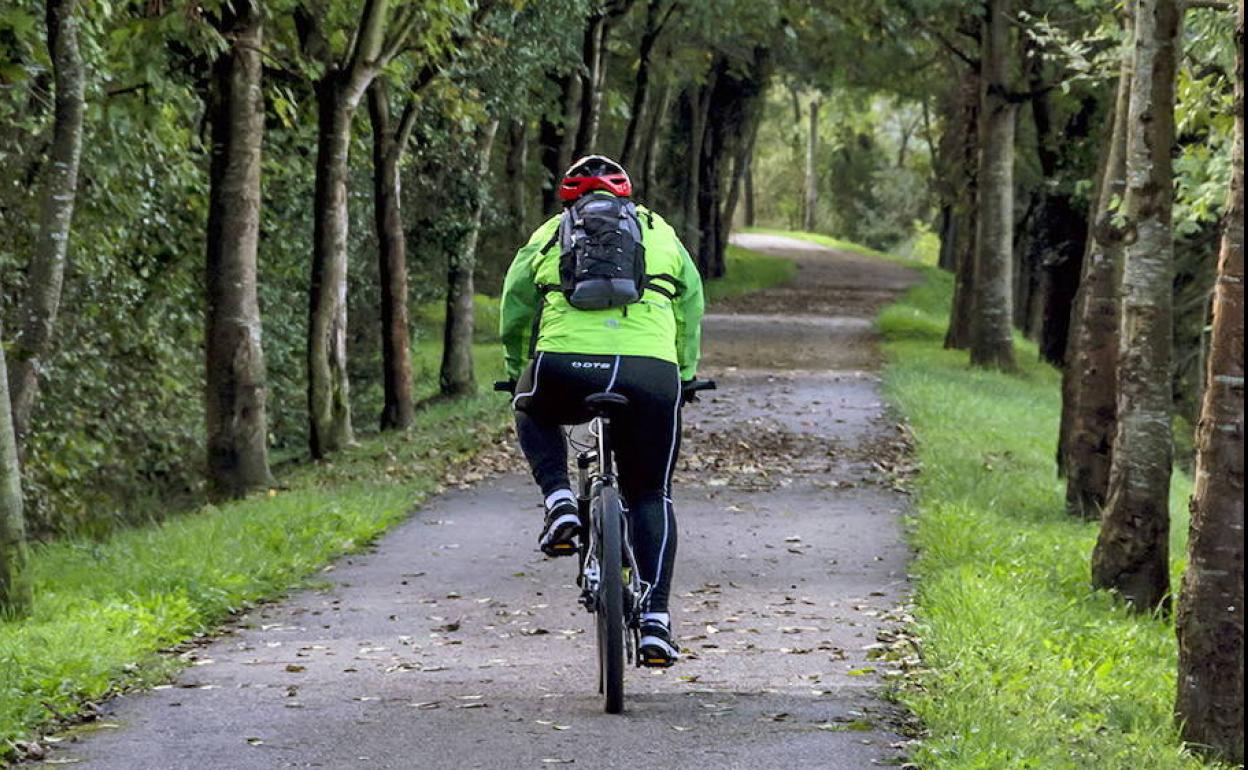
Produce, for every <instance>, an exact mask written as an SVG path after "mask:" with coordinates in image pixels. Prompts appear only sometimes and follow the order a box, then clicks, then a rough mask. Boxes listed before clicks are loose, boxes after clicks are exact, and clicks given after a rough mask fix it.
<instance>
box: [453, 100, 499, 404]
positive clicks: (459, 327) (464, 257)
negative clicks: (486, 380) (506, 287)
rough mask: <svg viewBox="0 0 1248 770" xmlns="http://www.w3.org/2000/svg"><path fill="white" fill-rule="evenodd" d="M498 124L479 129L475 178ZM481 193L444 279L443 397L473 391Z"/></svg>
mask: <svg viewBox="0 0 1248 770" xmlns="http://www.w3.org/2000/svg"><path fill="white" fill-rule="evenodd" d="M497 132H498V121H497V120H495V121H491V122H490V123H489V125H487V126H485V127H484V128H482V129H481V134H480V137H479V138H478V140H477V157H478V159H479V162H480V166H479V167H478V168H477V178H478V179H484V178H486V176H487V175H488V174H489V171H490V152H491V150H492V149H493V147H494V135H495V134H496V133H497ZM485 194H486V193H485V191H484V190H481V189H478V190H477V191H476V195H477V200H476V201H475V202H474V203H473V208H472V214H471V220H470V221H471V224H470V226H469V229H468V233H467V234H466V236H465V237H464V243H463V246H462V248H461V249H460V251H459V253H457V254H452V255H451V259H450V263H449V264H448V266H447V276H446V324H445V327H444V330H443V339H442V371H441V375H440V377H439V381H440V383H441V387H442V395H444V396H462V395H467V394H470V393H475V392H476V391H477V381H476V378H475V376H474V375H473V370H472V335H473V329H474V326H475V312H474V304H473V296H474V295H475V293H476V292H475V290H474V288H473V271H474V270H475V269H476V265H477V241H478V240H479V238H480V235H481V216H482V213H483V212H484V210H485Z"/></svg>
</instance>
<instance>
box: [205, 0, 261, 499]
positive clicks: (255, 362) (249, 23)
mask: <svg viewBox="0 0 1248 770" xmlns="http://www.w3.org/2000/svg"><path fill="white" fill-rule="evenodd" d="M263 30H264V19H263V10H262V9H261V7H260V4H259V2H258V0H238V2H236V3H235V4H234V5H233V6H225V7H224V8H223V9H222V19H221V33H222V35H223V36H224V38H225V40H226V43H227V47H226V48H225V50H223V51H222V52H221V53H220V54H219V55H218V56H217V60H216V62H215V63H214V64H213V72H212V80H213V86H212V90H213V93H212V97H211V105H210V114H211V118H210V120H211V122H212V161H211V169H210V172H209V179H210V192H209V203H208V239H207V240H208V259H207V269H206V271H205V291H206V294H207V300H208V302H207V313H206V314H205V325H204V347H205V352H206V355H205V356H204V362H205V380H206V396H207V397H206V399H205V401H206V406H205V410H204V415H205V418H206V419H205V422H206V424H207V433H208V481H209V485H210V487H211V489H212V491H213V493H214V495H216V496H220V497H241V496H243V495H244V494H246V493H247V492H249V491H251V490H254V489H263V488H265V487H267V486H268V485H269V484H270V483H271V479H270V476H269V460H268V427H267V421H266V419H265V399H266V397H267V394H268V388H267V377H266V374H265V366H264V351H263V348H262V346H261V334H260V304H259V301H258V298H257V295H256V248H257V245H258V241H259V236H260V153H261V143H262V139H263V137H264V99H263V94H262V93H261V83H260V79H261V51H262V50H263V49H262V43H263Z"/></svg>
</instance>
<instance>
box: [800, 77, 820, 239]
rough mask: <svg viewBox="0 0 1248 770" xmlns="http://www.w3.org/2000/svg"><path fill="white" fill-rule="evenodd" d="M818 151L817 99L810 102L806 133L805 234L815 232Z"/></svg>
mask: <svg viewBox="0 0 1248 770" xmlns="http://www.w3.org/2000/svg"><path fill="white" fill-rule="evenodd" d="M818 150H819V99H818V98H815V99H813V100H811V102H810V126H809V128H808V129H807V133H806V174H805V177H806V178H805V182H806V185H805V189H806V196H805V200H806V206H805V209H804V212H805V216H804V217H803V219H802V229H803V230H805V231H806V232H808V233H810V232H814V231H815V207H816V206H817V205H818V204H819V179H818V176H817V175H816V174H815V159H816V153H817V152H818Z"/></svg>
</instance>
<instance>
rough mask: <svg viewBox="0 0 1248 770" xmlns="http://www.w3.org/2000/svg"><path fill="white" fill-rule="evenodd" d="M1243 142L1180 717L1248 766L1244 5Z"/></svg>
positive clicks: (1208, 417) (1191, 564) (1181, 614)
mask: <svg viewBox="0 0 1248 770" xmlns="http://www.w3.org/2000/svg"><path fill="white" fill-rule="evenodd" d="M1235 51H1236V64H1235V109H1234V114H1235V133H1234V143H1233V145H1232V154H1231V173H1232V176H1231V185H1230V191H1229V195H1228V203H1227V209H1226V218H1225V220H1224V221H1223V223H1222V250H1221V255H1220V256H1219V258H1218V282H1217V289H1216V294H1215V298H1214V310H1213V339H1212V343H1211V345H1210V351H1209V367H1208V376H1207V386H1206V389H1205V397H1204V403H1203V405H1202V406H1201V416H1200V422H1199V427H1198V429H1197V437H1196V441H1197V454H1196V488H1195V492H1194V494H1193V496H1192V503H1191V508H1192V523H1191V537H1190V538H1189V539H1188V546H1187V571H1186V572H1185V573H1184V575H1183V586H1182V590H1181V592H1180V595H1179V611H1178V623H1177V629H1178V636H1179V676H1178V685H1179V686H1178V697H1177V700H1176V704H1175V714H1176V716H1177V717H1178V719H1179V723H1180V729H1181V730H1182V733H1183V739H1184V740H1186V741H1188V742H1189V743H1190V744H1193V745H1194V746H1195V747H1197V748H1198V750H1201V751H1208V752H1209V753H1212V754H1214V755H1217V756H1218V757H1220V758H1221V759H1223V760H1225V761H1227V762H1230V763H1233V764H1241V765H1242V764H1243V762H1244V0H1239V13H1238V19H1237V23H1236V27H1235Z"/></svg>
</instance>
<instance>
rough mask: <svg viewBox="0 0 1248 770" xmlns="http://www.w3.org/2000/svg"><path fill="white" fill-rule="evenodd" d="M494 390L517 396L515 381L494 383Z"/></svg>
mask: <svg viewBox="0 0 1248 770" xmlns="http://www.w3.org/2000/svg"><path fill="white" fill-rule="evenodd" d="M494 390H496V391H498V392H499V393H511V394H512V395H515V392H516V381H515V380H498V381H496V382H495V383H494Z"/></svg>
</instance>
